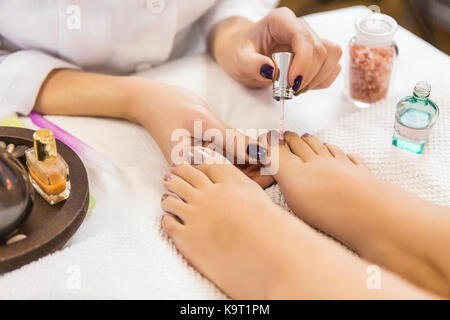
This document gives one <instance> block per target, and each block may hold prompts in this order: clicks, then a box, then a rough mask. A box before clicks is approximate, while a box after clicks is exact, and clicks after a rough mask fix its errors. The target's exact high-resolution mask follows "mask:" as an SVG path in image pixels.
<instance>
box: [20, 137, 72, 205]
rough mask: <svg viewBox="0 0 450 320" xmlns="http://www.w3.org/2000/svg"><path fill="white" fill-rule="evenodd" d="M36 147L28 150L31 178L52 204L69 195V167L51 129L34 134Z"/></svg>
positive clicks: (37, 188)
mask: <svg viewBox="0 0 450 320" xmlns="http://www.w3.org/2000/svg"><path fill="white" fill-rule="evenodd" d="M33 140H34V148H30V149H28V150H27V151H26V158H27V166H28V171H29V173H30V180H31V183H32V184H33V187H34V188H35V189H36V191H37V192H38V193H39V194H40V195H41V196H42V198H44V199H45V200H46V201H47V202H48V203H50V204H51V205H53V204H55V203H58V202H60V201H62V200H65V199H67V198H68V197H69V193H70V181H69V167H68V166H67V163H66V161H64V159H63V158H62V157H61V155H59V154H58V152H57V150H56V140H55V136H54V135H53V132H51V131H50V130H49V129H39V130H37V131H36V132H35V133H34V134H33Z"/></svg>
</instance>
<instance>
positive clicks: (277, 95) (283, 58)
mask: <svg viewBox="0 0 450 320" xmlns="http://www.w3.org/2000/svg"><path fill="white" fill-rule="evenodd" d="M272 60H273V62H274V64H275V71H274V73H273V82H272V96H273V98H274V99H275V100H277V101H278V100H280V99H281V98H283V99H292V97H293V91H292V88H291V87H290V86H289V79H288V73H289V67H290V66H291V60H292V53H290V52H275V53H274V54H272Z"/></svg>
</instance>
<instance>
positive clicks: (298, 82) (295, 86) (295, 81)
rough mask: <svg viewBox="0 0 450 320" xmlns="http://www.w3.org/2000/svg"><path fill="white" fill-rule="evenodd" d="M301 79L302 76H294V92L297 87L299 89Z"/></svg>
mask: <svg viewBox="0 0 450 320" xmlns="http://www.w3.org/2000/svg"><path fill="white" fill-rule="evenodd" d="M302 81H303V76H301V75H300V76H298V77H297V78H295V80H294V85H293V86H292V90H294V92H297V91H298V89H300V86H301V85H302Z"/></svg>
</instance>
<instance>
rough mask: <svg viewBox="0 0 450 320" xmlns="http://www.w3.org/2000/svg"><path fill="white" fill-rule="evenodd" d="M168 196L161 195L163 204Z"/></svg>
mask: <svg viewBox="0 0 450 320" xmlns="http://www.w3.org/2000/svg"><path fill="white" fill-rule="evenodd" d="M168 196H169V195H168V194H167V193H165V194H163V195H162V196H161V202H163V201H164V200H166V198H167V197H168Z"/></svg>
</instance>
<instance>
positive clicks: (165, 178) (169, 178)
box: [164, 173, 173, 182]
mask: <svg viewBox="0 0 450 320" xmlns="http://www.w3.org/2000/svg"><path fill="white" fill-rule="evenodd" d="M172 178H173V175H171V174H170V173H166V174H165V176H164V181H166V182H167V181H170V180H172Z"/></svg>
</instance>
